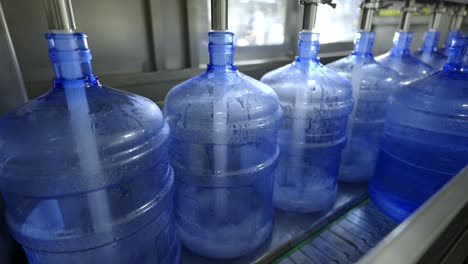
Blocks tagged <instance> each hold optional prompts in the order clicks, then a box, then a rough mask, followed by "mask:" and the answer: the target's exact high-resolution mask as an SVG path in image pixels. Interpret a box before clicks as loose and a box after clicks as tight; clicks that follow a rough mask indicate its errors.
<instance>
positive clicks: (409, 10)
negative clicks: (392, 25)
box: [398, 0, 418, 31]
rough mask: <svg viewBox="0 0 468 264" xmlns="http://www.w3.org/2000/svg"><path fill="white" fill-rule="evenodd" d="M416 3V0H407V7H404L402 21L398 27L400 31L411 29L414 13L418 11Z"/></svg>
mask: <svg viewBox="0 0 468 264" xmlns="http://www.w3.org/2000/svg"><path fill="white" fill-rule="evenodd" d="M415 4H416V0H406V1H405V7H404V8H403V9H402V12H403V14H402V15H401V21H400V25H399V28H398V29H399V30H400V31H408V30H409V29H410V26H411V18H412V17H413V13H414V12H416V11H418V9H417V8H416V6H415Z"/></svg>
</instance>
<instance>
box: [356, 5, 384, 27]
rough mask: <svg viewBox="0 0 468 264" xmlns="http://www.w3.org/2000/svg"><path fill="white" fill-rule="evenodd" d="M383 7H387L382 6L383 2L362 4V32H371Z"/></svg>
mask: <svg viewBox="0 0 468 264" xmlns="http://www.w3.org/2000/svg"><path fill="white" fill-rule="evenodd" d="M382 7H387V6H382V1H381V0H363V1H362V2H361V18H360V21H359V29H360V30H362V31H371V29H372V21H373V19H374V15H375V13H376V12H377V11H378V10H379V9H380V8H382Z"/></svg>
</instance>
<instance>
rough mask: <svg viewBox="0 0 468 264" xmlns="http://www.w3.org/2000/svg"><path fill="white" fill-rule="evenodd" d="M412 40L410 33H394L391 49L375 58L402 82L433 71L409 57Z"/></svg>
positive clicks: (428, 66) (414, 58)
mask: <svg viewBox="0 0 468 264" xmlns="http://www.w3.org/2000/svg"><path fill="white" fill-rule="evenodd" d="M412 38H413V32H411V31H398V32H395V36H394V37H393V47H392V49H391V50H390V51H389V52H387V53H385V54H383V55H380V56H378V57H377V58H376V60H377V61H378V62H380V63H381V64H383V65H385V66H387V67H389V68H391V69H393V70H395V71H396V72H398V74H400V75H401V76H402V81H407V80H412V79H417V78H419V77H421V76H424V75H427V74H429V73H431V72H433V71H434V69H433V68H432V67H431V66H430V65H428V64H426V63H424V62H422V61H421V60H419V59H418V58H416V57H415V56H413V55H411V51H410V45H411V40H412Z"/></svg>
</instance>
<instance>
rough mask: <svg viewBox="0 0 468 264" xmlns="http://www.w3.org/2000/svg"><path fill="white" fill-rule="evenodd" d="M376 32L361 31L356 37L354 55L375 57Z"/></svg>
mask: <svg viewBox="0 0 468 264" xmlns="http://www.w3.org/2000/svg"><path fill="white" fill-rule="evenodd" d="M374 37H375V33H374V32H372V31H359V32H358V33H356V37H355V38H354V50H353V52H352V55H355V56H359V57H373V54H372V48H373V47H374Z"/></svg>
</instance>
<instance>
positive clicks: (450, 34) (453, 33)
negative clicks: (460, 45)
mask: <svg viewBox="0 0 468 264" xmlns="http://www.w3.org/2000/svg"><path fill="white" fill-rule="evenodd" d="M462 36H463V33H462V31H461V30H450V31H449V32H448V34H447V39H445V44H444V48H446V49H449V48H450V47H451V46H452V41H453V40H454V39H455V38H458V37H462Z"/></svg>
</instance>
